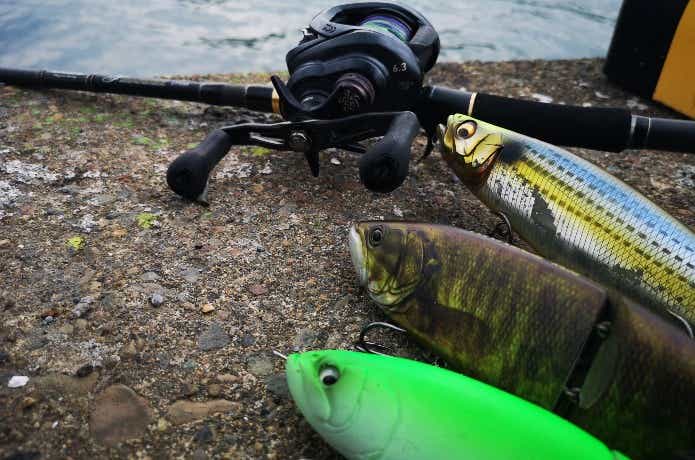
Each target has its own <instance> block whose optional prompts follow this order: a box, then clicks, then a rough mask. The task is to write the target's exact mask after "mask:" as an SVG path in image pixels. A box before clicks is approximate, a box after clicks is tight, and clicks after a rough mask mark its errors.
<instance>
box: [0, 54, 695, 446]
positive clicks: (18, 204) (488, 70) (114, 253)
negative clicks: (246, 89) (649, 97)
mask: <svg viewBox="0 0 695 460" xmlns="http://www.w3.org/2000/svg"><path fill="white" fill-rule="evenodd" d="M601 65H602V62H601V61H600V60H574V61H552V62H546V61H520V62H503V63H479V62H470V63H466V64H442V65H439V66H437V67H436V68H435V69H434V70H433V71H432V72H431V73H430V75H429V76H428V80H429V81H428V83H429V84H442V85H447V86H450V87H453V88H461V87H465V88H466V89H468V90H478V91H485V92H490V93H494V94H500V95H506V96H513V97H522V98H528V99H537V100H549V99H552V100H553V101H554V102H564V103H567V104H580V105H581V104H584V105H592V106H609V107H627V108H629V109H631V110H632V111H633V112H634V113H639V114H646V115H655V116H669V117H672V116H676V115H675V114H674V113H671V112H669V111H668V110H666V109H664V108H662V107H659V106H657V105H655V104H653V103H651V102H649V101H645V100H642V99H639V98H637V97H635V96H633V95H631V94H628V93H626V92H624V91H622V90H621V89H619V88H617V87H615V86H612V85H611V84H609V83H608V82H606V80H605V77H604V76H603V75H602V74H601ZM201 78H205V79H217V80H221V81H235V82H239V81H245V82H252V81H253V82H266V81H267V76H264V75H250V76H229V75H226V76H225V75H215V76H202V77H201ZM272 119H274V118H273V117H272V116H268V115H262V114H255V113H252V112H247V111H237V110H231V109H220V108H208V107H206V106H203V105H199V104H193V103H179V102H170V101H154V100H145V99H138V98H129V97H123V96H110V95H92V94H84V93H74V92H65V91H28V90H21V89H17V88H12V87H2V86H0V458H3V459H4V458H13V459H20V458H21V459H35V458H195V459H204V458H268V459H273V458H277V459H280V458H282V459H285V458H289V459H300V458H304V459H324V458H334V457H336V454H334V453H333V452H332V450H331V449H330V447H328V446H327V445H326V444H325V443H324V442H322V440H321V439H320V438H319V437H318V436H317V435H316V434H314V432H313V431H312V429H311V427H309V425H308V424H307V423H306V422H305V421H304V420H303V418H302V417H301V415H300V414H298V413H297V411H296V410H295V407H294V405H293V403H292V400H291V399H290V398H289V397H288V393H287V388H286V385H285V383H284V375H283V362H282V361H281V360H280V359H278V358H276V357H275V356H273V355H272V354H271V350H273V349H275V350H279V351H281V352H283V353H291V352H294V351H302V350H310V349H322V348H351V346H352V343H353V342H354V340H355V339H356V337H357V335H358V333H359V330H360V329H361V327H362V326H363V325H365V324H366V323H368V322H370V321H373V320H376V319H382V318H383V316H382V314H381V313H380V312H379V311H378V309H377V307H376V306H375V305H373V304H372V303H371V302H369V301H368V300H367V298H366V296H365V295H364V294H363V293H362V292H360V289H359V288H358V287H357V284H356V278H355V274H354V273H353V268H352V265H351V263H350V260H349V254H348V250H347V239H346V236H347V228H348V224H349V223H350V222H352V221H356V220H363V219H375V218H386V219H388V218H398V219H409V220H416V221H425V222H436V223H447V224H451V225H455V226H459V227H462V228H465V229H469V230H474V231H478V232H487V231H489V229H491V228H492V227H493V226H494V225H495V223H496V222H497V220H496V218H495V217H494V216H493V215H491V214H490V212H489V211H488V210H487V209H486V208H484V207H483V205H482V204H480V203H479V202H478V201H477V200H476V199H475V197H473V196H472V195H471V194H470V193H469V192H468V191H467V190H466V189H465V188H464V187H463V186H462V185H461V184H459V183H458V181H457V179H456V178H455V177H454V176H453V175H452V173H451V172H450V171H449V170H448V169H447V168H446V166H445V165H444V164H443V162H442V161H441V158H440V156H439V154H438V153H435V154H433V155H432V156H431V157H430V158H429V159H427V160H426V161H424V162H423V163H421V164H418V165H416V166H414V165H411V172H410V176H409V178H408V179H407V181H406V182H405V184H404V185H403V186H402V187H401V188H400V189H398V190H396V191H395V192H393V193H392V194H390V195H388V196H383V195H375V194H373V193H371V192H369V191H367V190H366V189H364V187H362V186H361V185H360V183H359V181H358V177H357V166H356V165H357V162H356V160H357V158H356V156H354V155H352V154H349V153H346V152H343V151H337V150H329V151H325V152H323V153H322V173H321V176H320V177H319V178H313V177H312V176H311V175H310V174H309V169H308V166H307V165H306V163H305V161H304V158H303V156H302V155H301V154H296V153H290V152H274V151H268V150H266V149H261V148H253V147H240V148H235V149H234V150H233V151H232V153H231V154H230V155H229V156H228V157H227V158H226V159H225V160H224V161H223V162H222V164H221V165H220V166H219V167H218V169H217V170H216V172H215V174H214V180H212V182H211V189H210V193H209V196H210V200H211V205H210V207H207V208H205V207H201V206H199V205H197V204H193V203H189V202H185V201H183V200H181V199H180V198H178V197H177V196H176V195H174V194H173V193H172V192H171V191H170V190H169V189H168V188H167V185H166V182H165V171H166V168H167V165H168V164H169V163H170V162H171V161H172V160H173V159H174V158H175V157H176V156H177V155H178V154H180V153H181V152H183V151H184V150H186V149H187V148H189V144H195V143H197V142H198V141H200V140H201V139H202V138H203V137H204V136H205V134H206V133H207V132H209V131H210V130H211V129H213V128H214V127H217V126H220V125H222V124H232V123H239V122H242V121H251V120H252V121H259V122H264V121H268V120H272ZM424 142H425V140H424V138H420V139H418V142H417V145H416V146H415V147H414V156H415V157H418V156H420V154H421V153H422V150H423V148H424ZM574 151H576V152H577V153H579V155H581V156H583V157H585V158H587V159H588V160H590V161H592V162H594V163H597V164H599V165H600V166H602V167H604V168H606V169H607V170H608V171H609V172H611V173H612V174H614V175H616V176H618V177H619V178H621V179H623V180H625V181H626V182H627V183H629V184H631V185H633V186H634V187H636V188H638V189H639V190H640V191H641V192H642V193H643V194H645V195H646V196H647V197H649V198H651V199H652V200H654V201H655V202H656V203H658V204H659V205H660V206H662V207H663V208H665V209H666V210H667V211H668V212H670V213H671V214H673V215H674V216H675V217H677V218H678V219H680V220H681V221H683V222H684V223H685V224H687V225H689V226H691V228H692V227H693V226H695V205H694V204H695V156H692V155H687V154H678V153H666V152H656V151H626V152H622V153H618V154H616V153H606V152H598V151H588V150H574ZM398 343H399V344H400V345H402V346H408V347H409V350H408V351H407V353H408V354H409V355H411V356H415V357H417V356H418V351H417V349H414V348H413V347H412V346H409V345H407V344H406V343H405V341H404V340H400V341H399V342H398ZM13 376H28V377H29V380H28V382H27V383H26V384H25V385H23V386H19V387H18V388H9V385H8V384H9V382H10V379H11V377H13ZM15 381H16V380H15ZM20 383H21V382H20Z"/></svg>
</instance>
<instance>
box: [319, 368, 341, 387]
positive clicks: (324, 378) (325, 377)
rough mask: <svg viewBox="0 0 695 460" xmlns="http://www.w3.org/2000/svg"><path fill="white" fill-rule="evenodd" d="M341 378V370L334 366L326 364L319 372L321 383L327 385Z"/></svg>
mask: <svg viewBox="0 0 695 460" xmlns="http://www.w3.org/2000/svg"><path fill="white" fill-rule="evenodd" d="M339 378H340V372H338V369H336V368H335V367H333V366H326V367H324V368H323V369H321V372H319V379H321V383H323V384H324V385H326V386H331V385H333V384H335V383H336V382H337V381H338V379H339Z"/></svg>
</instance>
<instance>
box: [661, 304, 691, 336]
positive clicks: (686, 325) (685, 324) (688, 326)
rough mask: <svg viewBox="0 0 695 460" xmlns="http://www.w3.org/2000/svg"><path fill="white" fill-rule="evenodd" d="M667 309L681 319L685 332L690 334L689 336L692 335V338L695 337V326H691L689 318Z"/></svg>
mask: <svg viewBox="0 0 695 460" xmlns="http://www.w3.org/2000/svg"><path fill="white" fill-rule="evenodd" d="M666 311H667V312H669V314H671V316H673V317H674V318H676V319H677V320H678V321H680V323H681V325H682V326H683V327H684V328H685V333H686V334H688V337H690V340H693V339H695V336H694V335H693V328H692V327H691V326H690V323H689V322H688V320H687V319H685V318H683V317H682V316H681V315H679V314H678V313H676V312H674V311H672V310H666Z"/></svg>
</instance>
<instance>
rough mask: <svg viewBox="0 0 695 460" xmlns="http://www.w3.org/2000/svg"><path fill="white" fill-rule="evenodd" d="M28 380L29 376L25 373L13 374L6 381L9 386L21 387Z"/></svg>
mask: <svg viewBox="0 0 695 460" xmlns="http://www.w3.org/2000/svg"><path fill="white" fill-rule="evenodd" d="M27 382H29V377H27V376H26V375H15V376H13V377H12V378H11V379H10V381H9V382H8V383H7V386H8V387H9V388H21V387H23V386H24V385H26V384H27Z"/></svg>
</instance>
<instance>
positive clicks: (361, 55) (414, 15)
mask: <svg viewBox="0 0 695 460" xmlns="http://www.w3.org/2000/svg"><path fill="white" fill-rule="evenodd" d="M438 55H439V36H438V34H437V32H436V31H435V30H434V27H432V25H431V24H430V23H429V22H428V21H427V19H425V18H424V17H423V16H422V15H421V14H420V13H418V12H417V11H415V10H413V9H411V8H407V7H403V6H399V5H394V4H390V3H379V2H369V3H356V4H348V5H339V6H335V7H333V8H329V9H327V10H325V11H323V12H321V13H319V14H318V15H317V16H316V17H315V18H314V19H313V20H312V21H311V24H310V26H309V27H308V28H306V29H304V37H303V38H302V40H301V42H300V43H299V45H297V46H296V47H295V48H294V49H292V50H290V51H289V52H288V53H287V68H288V70H289V73H290V79H289V81H288V82H287V86H285V85H283V84H275V88H276V90H277V91H278V94H279V97H280V101H281V110H282V113H283V115H284V116H285V118H286V119H289V120H293V119H295V118H296V117H310V118H336V117H341V116H346V115H354V114H357V113H364V112H379V111H398V110H408V108H409V106H410V105H411V101H412V100H413V99H414V98H417V97H418V96H419V94H420V90H421V88H422V82H423V78H424V75H425V73H426V72H428V71H429V70H430V69H431V68H432V66H433V65H434V64H435V62H436V61H437V57H438Z"/></svg>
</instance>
